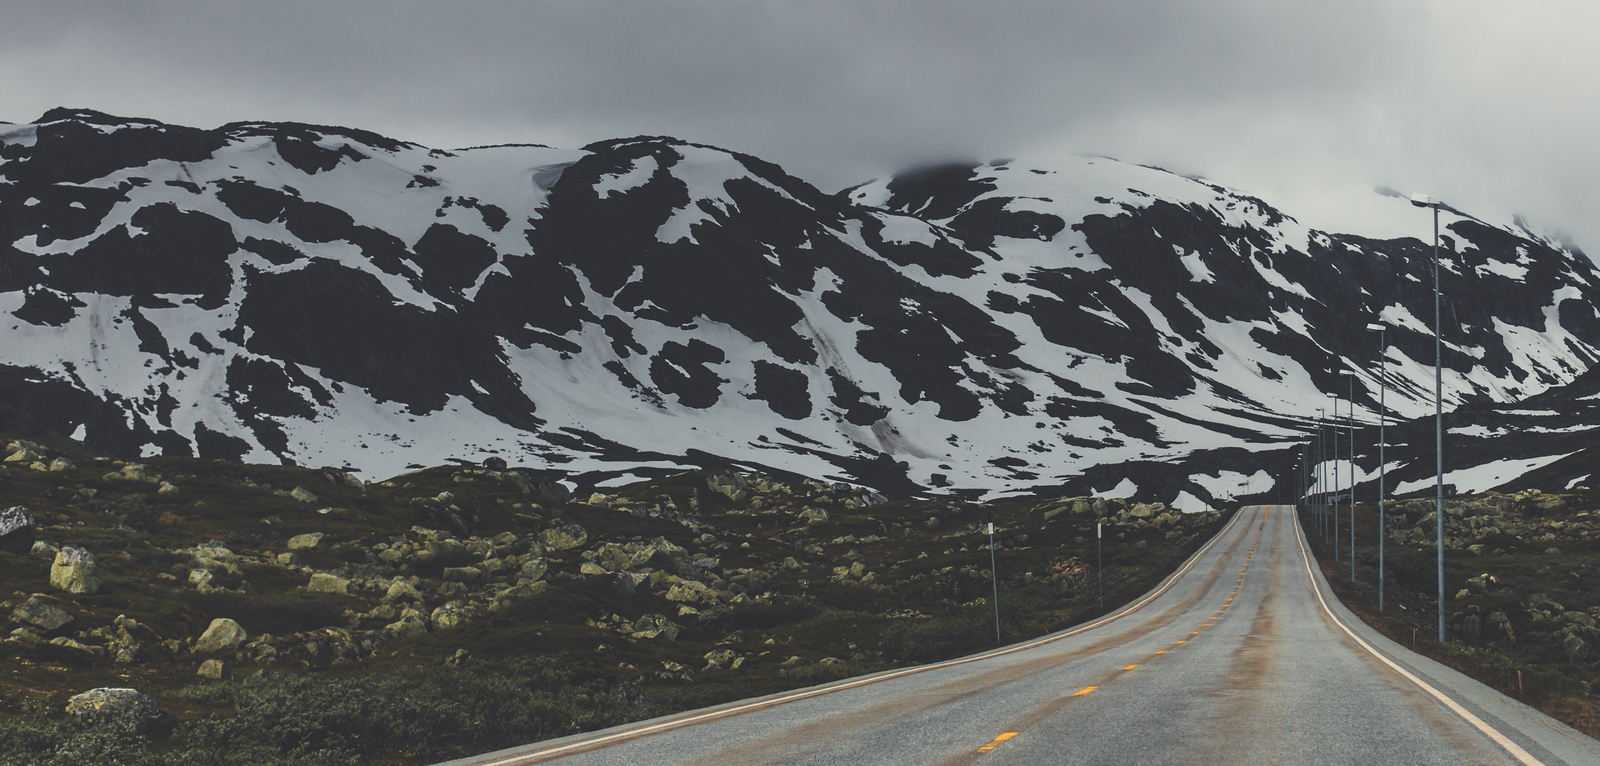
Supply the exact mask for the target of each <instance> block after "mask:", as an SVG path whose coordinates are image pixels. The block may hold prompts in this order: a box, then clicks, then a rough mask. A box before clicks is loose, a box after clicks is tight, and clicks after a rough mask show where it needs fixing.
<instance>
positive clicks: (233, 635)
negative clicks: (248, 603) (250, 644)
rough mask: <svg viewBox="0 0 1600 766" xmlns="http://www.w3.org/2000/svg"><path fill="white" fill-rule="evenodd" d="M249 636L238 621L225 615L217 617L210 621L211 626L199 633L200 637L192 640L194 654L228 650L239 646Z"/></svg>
mask: <svg viewBox="0 0 1600 766" xmlns="http://www.w3.org/2000/svg"><path fill="white" fill-rule="evenodd" d="M246 638H249V636H248V635H247V634H246V633H245V632H244V628H243V627H242V626H240V625H239V623H237V622H234V621H233V620H230V619H228V618H227V617H218V618H217V619H215V620H212V621H211V626H210V627H208V628H206V632H204V633H201V634H200V639H199V640H198V641H195V642H194V652H195V653H196V654H209V653H211V652H229V651H233V650H234V649H237V648H239V645H240V644H242V643H244V640H245V639H246Z"/></svg>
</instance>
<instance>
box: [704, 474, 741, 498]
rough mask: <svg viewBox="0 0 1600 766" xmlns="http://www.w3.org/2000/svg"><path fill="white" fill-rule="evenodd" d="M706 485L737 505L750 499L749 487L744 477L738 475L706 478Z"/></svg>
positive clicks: (714, 475) (717, 475)
mask: <svg viewBox="0 0 1600 766" xmlns="http://www.w3.org/2000/svg"><path fill="white" fill-rule="evenodd" d="M706 485H707V486H709V487H711V489H712V490H714V491H716V492H718V493H719V494H721V495H722V496H723V497H726V498H728V499H729V500H732V501H734V502H736V503H742V502H744V501H746V500H749V499H750V492H749V490H748V489H746V487H747V485H746V483H745V480H744V477H743V476H740V475H739V474H736V473H719V474H713V475H711V476H710V477H707V478H706Z"/></svg>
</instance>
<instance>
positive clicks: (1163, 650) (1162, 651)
mask: <svg viewBox="0 0 1600 766" xmlns="http://www.w3.org/2000/svg"><path fill="white" fill-rule="evenodd" d="M1166 653H1167V650H1165V649H1162V650H1161V651H1159V652H1156V654H1166Z"/></svg>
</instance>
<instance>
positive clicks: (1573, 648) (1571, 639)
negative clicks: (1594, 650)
mask: <svg viewBox="0 0 1600 766" xmlns="http://www.w3.org/2000/svg"><path fill="white" fill-rule="evenodd" d="M1561 651H1563V652H1565V653H1566V655H1567V662H1579V661H1581V660H1583V659H1584V658H1586V657H1588V656H1589V642H1587V641H1584V640H1583V638H1582V637H1580V636H1579V635H1578V634H1577V633H1575V632H1568V633H1567V635H1566V638H1564V639H1562V640H1561Z"/></svg>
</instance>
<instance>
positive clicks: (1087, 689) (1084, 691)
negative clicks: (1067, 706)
mask: <svg viewBox="0 0 1600 766" xmlns="http://www.w3.org/2000/svg"><path fill="white" fill-rule="evenodd" d="M1098 688H1100V687H1098V686H1085V687H1083V688H1082V689H1079V690H1077V691H1076V692H1073V693H1072V696H1074V697H1082V696H1083V695H1085V694H1088V693H1089V692H1092V691H1094V690H1095V689H1098Z"/></svg>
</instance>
